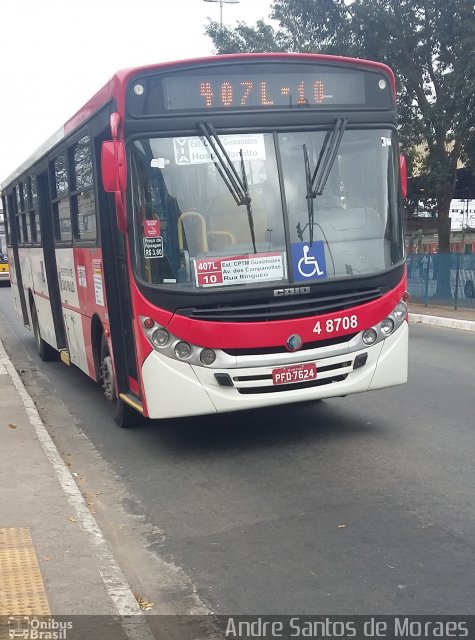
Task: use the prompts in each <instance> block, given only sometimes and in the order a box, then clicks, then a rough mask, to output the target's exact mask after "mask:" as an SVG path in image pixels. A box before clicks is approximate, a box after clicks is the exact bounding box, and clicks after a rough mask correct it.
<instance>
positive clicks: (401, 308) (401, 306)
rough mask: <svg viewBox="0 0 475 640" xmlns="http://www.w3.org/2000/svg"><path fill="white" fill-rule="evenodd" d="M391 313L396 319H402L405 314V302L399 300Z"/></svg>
mask: <svg viewBox="0 0 475 640" xmlns="http://www.w3.org/2000/svg"><path fill="white" fill-rule="evenodd" d="M393 315H394V317H395V318H396V320H403V319H404V318H405V317H406V315H407V304H406V303H405V302H399V303H398V304H397V305H396V308H395V309H394V311H393Z"/></svg>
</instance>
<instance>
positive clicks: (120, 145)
mask: <svg viewBox="0 0 475 640" xmlns="http://www.w3.org/2000/svg"><path fill="white" fill-rule="evenodd" d="M101 173H102V184H103V186H104V191H106V192H107V193H114V194H115V206H116V215H117V226H118V227H119V230H120V231H122V233H125V232H126V231H127V215H126V212H125V207H124V201H123V197H122V194H123V192H124V191H125V187H126V184H127V164H126V161H125V144H124V141H123V140H104V142H103V143H102V149H101Z"/></svg>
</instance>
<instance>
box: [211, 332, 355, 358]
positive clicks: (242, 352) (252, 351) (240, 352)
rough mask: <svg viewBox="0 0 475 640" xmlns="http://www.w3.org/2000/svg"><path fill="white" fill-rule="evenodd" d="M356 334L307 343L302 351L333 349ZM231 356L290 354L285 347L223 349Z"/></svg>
mask: <svg viewBox="0 0 475 640" xmlns="http://www.w3.org/2000/svg"><path fill="white" fill-rule="evenodd" d="M356 335H357V334H356V333H350V334H346V335H344V336H337V337H336V338H327V339H326V340H316V341H314V342H305V343H304V344H303V345H302V348H301V349H300V351H301V352H302V351H308V350H309V349H321V348H322V347H331V346H333V345H335V344H343V343H344V342H350V341H351V340H353V338H354V337H355V336H356ZM222 351H224V352H225V353H227V354H228V355H230V356H266V355H274V354H278V353H288V349H286V347H285V345H278V346H276V347H255V348H249V349H247V348H243V349H222Z"/></svg>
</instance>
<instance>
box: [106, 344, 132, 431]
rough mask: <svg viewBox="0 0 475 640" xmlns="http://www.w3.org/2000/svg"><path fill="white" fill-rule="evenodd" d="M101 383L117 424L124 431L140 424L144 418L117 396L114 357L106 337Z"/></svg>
mask: <svg viewBox="0 0 475 640" xmlns="http://www.w3.org/2000/svg"><path fill="white" fill-rule="evenodd" d="M100 371H101V382H102V389H103V391H104V395H105V397H106V399H107V400H108V401H109V403H110V405H111V407H112V416H113V418H114V420H115V422H116V423H117V424H118V425H119V427H121V428H122V429H127V428H129V427H132V426H134V425H136V424H139V423H140V419H141V418H142V416H141V414H140V413H139V412H138V411H135V409H133V408H132V407H131V406H130V405H128V404H127V403H126V402H124V401H123V400H122V399H121V398H119V396H118V395H117V389H116V382H115V372H114V365H113V364H112V357H111V354H110V351H109V345H108V344H107V340H106V339H105V336H104V335H103V336H102V340H101V365H100Z"/></svg>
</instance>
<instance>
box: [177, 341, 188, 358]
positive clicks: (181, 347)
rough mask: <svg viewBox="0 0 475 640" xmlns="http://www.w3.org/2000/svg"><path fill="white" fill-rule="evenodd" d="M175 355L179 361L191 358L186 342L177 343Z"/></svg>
mask: <svg viewBox="0 0 475 640" xmlns="http://www.w3.org/2000/svg"><path fill="white" fill-rule="evenodd" d="M175 355H176V357H177V358H180V360H186V359H187V358H189V357H190V356H191V347H190V345H189V344H188V342H177V343H176V345H175Z"/></svg>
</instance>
